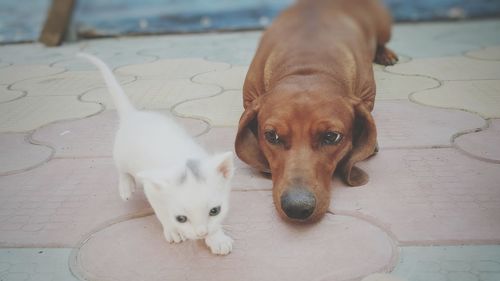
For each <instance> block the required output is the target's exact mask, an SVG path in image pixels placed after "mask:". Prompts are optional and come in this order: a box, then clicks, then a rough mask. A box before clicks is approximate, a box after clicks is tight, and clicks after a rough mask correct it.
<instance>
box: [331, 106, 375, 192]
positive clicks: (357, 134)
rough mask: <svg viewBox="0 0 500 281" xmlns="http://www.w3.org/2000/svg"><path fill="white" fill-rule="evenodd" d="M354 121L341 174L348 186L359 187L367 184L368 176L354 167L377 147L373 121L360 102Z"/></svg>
mask: <svg viewBox="0 0 500 281" xmlns="http://www.w3.org/2000/svg"><path fill="white" fill-rule="evenodd" d="M354 108H355V112H356V113H355V114H356V116H355V121H354V127H353V136H352V146H353V147H352V150H351V151H350V152H349V154H348V155H347V156H346V157H345V158H344V159H343V161H342V164H341V167H340V168H341V173H342V176H343V177H344V181H345V182H346V183H347V184H348V185H350V186H360V185H364V184H366V183H367V182H368V178H369V177H368V174H367V173H365V172H364V171H363V170H361V169H360V168H358V167H356V166H354V164H356V163H357V162H359V161H362V160H365V159H366V158H368V157H370V156H372V155H373V154H374V153H375V150H376V146H377V129H376V127H375V121H374V120H373V117H372V115H371V113H370V111H368V109H367V108H366V106H365V104H364V103H362V102H360V103H358V104H357V105H356V106H355V107H354Z"/></svg>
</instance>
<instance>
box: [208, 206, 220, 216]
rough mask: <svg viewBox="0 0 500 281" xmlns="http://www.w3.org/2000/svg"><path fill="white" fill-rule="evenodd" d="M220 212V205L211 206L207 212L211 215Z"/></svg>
mask: <svg viewBox="0 0 500 281" xmlns="http://www.w3.org/2000/svg"><path fill="white" fill-rule="evenodd" d="M219 213H220V206H217V207H213V208H212V209H210V212H209V213H208V214H209V215H210V216H211V217H215V216H217V215H218V214H219Z"/></svg>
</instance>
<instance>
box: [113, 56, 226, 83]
mask: <svg viewBox="0 0 500 281" xmlns="http://www.w3.org/2000/svg"><path fill="white" fill-rule="evenodd" d="M227 68H229V65H228V64H225V63H220V62H210V61H207V60H203V59H197V58H195V59H170V60H166V59H164V60H158V61H155V62H152V63H145V64H137V65H129V66H124V67H120V68H118V69H117V70H116V73H118V74H121V75H134V76H138V77H140V78H141V79H143V80H146V79H160V80H162V81H166V80H176V79H189V78H191V77H193V76H195V75H196V74H201V73H205V72H211V71H217V70H224V69H227Z"/></svg>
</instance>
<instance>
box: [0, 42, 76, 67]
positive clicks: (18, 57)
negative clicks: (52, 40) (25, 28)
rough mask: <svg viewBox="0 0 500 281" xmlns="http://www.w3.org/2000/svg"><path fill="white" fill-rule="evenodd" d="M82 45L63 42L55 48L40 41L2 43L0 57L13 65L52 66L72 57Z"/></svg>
mask: <svg viewBox="0 0 500 281" xmlns="http://www.w3.org/2000/svg"><path fill="white" fill-rule="evenodd" d="M83 47H84V44H63V45H61V46H59V47H57V48H51V47H45V46H44V45H43V44H41V43H31V44H12V45H4V46H0V59H1V60H2V61H5V62H7V63H10V64H14V65H33V64H36V65H46V66H49V65H50V66H52V65H53V64H55V63H57V62H58V61H60V60H65V59H70V58H72V57H74V55H75V54H76V53H77V52H78V51H80V50H81V49H82V48H83Z"/></svg>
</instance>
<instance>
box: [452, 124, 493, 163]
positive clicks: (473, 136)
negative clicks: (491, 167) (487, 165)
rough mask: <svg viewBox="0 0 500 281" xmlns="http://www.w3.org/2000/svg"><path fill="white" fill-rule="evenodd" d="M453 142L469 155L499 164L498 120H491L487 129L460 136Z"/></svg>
mask: <svg viewBox="0 0 500 281" xmlns="http://www.w3.org/2000/svg"><path fill="white" fill-rule="evenodd" d="M454 142H455V144H456V145H457V146H458V147H459V148H460V149H462V150H464V151H465V152H467V153H468V154H470V155H473V156H475V157H479V158H480V159H487V160H489V161H494V162H495V163H500V148H499V147H498V144H499V143H500V120H499V119H492V120H491V125H490V127H489V128H488V129H486V130H483V131H481V132H477V133H470V134H465V135H461V136H459V137H458V138H456V139H455V140H454Z"/></svg>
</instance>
